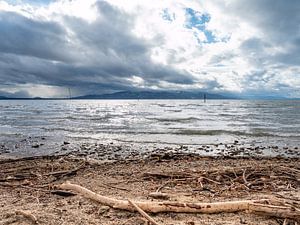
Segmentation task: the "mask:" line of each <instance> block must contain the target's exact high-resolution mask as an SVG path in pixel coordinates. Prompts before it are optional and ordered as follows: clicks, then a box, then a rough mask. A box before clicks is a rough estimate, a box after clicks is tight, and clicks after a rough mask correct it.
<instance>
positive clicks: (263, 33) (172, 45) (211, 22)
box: [0, 0, 300, 98]
mask: <svg viewBox="0 0 300 225" xmlns="http://www.w3.org/2000/svg"><path fill="white" fill-rule="evenodd" d="M299 12H300V1H299V0H251V1H249V0H151V1H148V0H130V1H124V0H56V1H50V0H38V1H30V0H26V1H21V0H7V1H3V0H0V96H8V97H67V96H68V95H69V93H68V90H69V88H70V90H71V92H72V95H73V96H79V95H87V94H101V93H112V92H117V91H123V90H184V91H205V92H211V93H220V94H233V95H236V96H241V97H250V98H251V97H264V96H271V97H287V98H299V97H300V13H299Z"/></svg>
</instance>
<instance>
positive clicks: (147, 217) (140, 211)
mask: <svg viewBox="0 0 300 225" xmlns="http://www.w3.org/2000/svg"><path fill="white" fill-rule="evenodd" d="M128 202H129V203H130V204H131V205H132V206H133V207H134V208H135V209H136V210H137V211H138V212H139V213H140V214H141V215H142V216H143V217H145V218H146V219H147V220H148V221H150V222H151V223H152V224H154V225H160V224H159V223H157V222H155V220H154V219H153V218H152V217H151V216H149V215H148V214H147V213H146V212H145V211H144V210H142V209H141V208H140V207H139V206H138V205H137V204H135V203H134V202H132V201H130V200H129V199H128Z"/></svg>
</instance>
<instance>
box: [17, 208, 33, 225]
mask: <svg viewBox="0 0 300 225" xmlns="http://www.w3.org/2000/svg"><path fill="white" fill-rule="evenodd" d="M16 214H19V215H22V216H24V217H26V218H27V219H29V220H30V221H31V222H32V223H33V224H38V220H37V218H36V217H35V216H34V215H32V214H31V213H30V212H28V211H24V210H17V211H16Z"/></svg>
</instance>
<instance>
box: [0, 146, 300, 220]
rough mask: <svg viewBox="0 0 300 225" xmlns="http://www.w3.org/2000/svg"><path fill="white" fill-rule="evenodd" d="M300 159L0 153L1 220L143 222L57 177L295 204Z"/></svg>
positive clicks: (220, 216)
mask: <svg viewBox="0 0 300 225" xmlns="http://www.w3.org/2000/svg"><path fill="white" fill-rule="evenodd" d="M119 147H120V146H117V147H116V148H119ZM102 148H106V147H102ZM111 148H112V147H110V149H107V151H110V150H111ZM102 151H103V149H102ZM299 161H300V160H299V158H282V157H276V158H274V157H273V158H268V157H265V158H263V157H234V156H219V157H203V156H201V155H199V154H194V153H186V152H184V151H183V152H181V151H180V149H177V150H174V149H173V150H165V149H164V150H162V149H156V151H153V152H148V153H147V154H144V155H142V156H141V155H139V156H137V155H133V156H132V157H127V158H126V159H115V158H113V157H111V158H103V159H95V158H93V157H89V156H88V155H85V156H83V155H80V154H76V153H74V152H73V153H67V154H61V155H52V156H33V157H25V158H19V159H16V158H15V159H11V158H10V159H9V158H5V159H4V158H2V159H1V163H0V170H1V177H0V189H1V192H0V193H1V194H0V200H1V201H0V202H1V207H0V208H1V209H0V221H1V222H0V224H32V223H33V221H32V219H30V218H29V219H26V217H25V216H24V215H22V214H21V215H20V213H19V211H20V210H21V211H22V212H24V211H25V212H29V213H30V214H31V215H33V216H34V218H35V219H36V220H37V221H36V222H37V223H38V224H120V225H121V224H148V223H147V221H146V220H145V218H144V217H143V216H141V215H140V214H139V213H138V212H128V211H126V210H120V209H113V208H110V207H108V206H105V205H103V204H99V203H97V202H95V201H91V200H90V199H87V198H85V197H84V196H82V195H81V194H80V193H76V192H74V191H68V190H61V189H60V188H59V185H61V184H63V183H66V182H71V183H72V184H77V185H80V186H82V187H85V188H87V189H89V190H91V191H93V192H95V193H98V194H102V195H104V196H106V197H111V198H116V199H120V200H128V199H130V200H132V201H149V202H155V201H171V202H173V203H174V202H175V203H182V202H185V203H197V202H202V203H203V202H208V203H211V202H224V201H234V200H260V199H273V200H274V199H277V201H278V202H285V203H286V202H288V203H289V204H291V205H286V206H289V207H296V208H297V207H298V208H299V200H300V183H299V179H300V177H299V176H300V167H299V165H300V164H299ZM153 193H154V194H153ZM155 193H156V194H155ZM157 193H159V194H157ZM150 215H151V217H152V218H153V219H154V220H155V221H156V222H157V223H159V224H274V225H275V224H283V223H284V218H276V217H270V216H265V215H262V216H260V215H256V214H251V213H247V212H246V211H241V212H234V213H217V214H203V213H175V212H166V213H155V214H153V213H150ZM289 221H290V223H288V224H296V223H294V222H292V220H286V222H289Z"/></svg>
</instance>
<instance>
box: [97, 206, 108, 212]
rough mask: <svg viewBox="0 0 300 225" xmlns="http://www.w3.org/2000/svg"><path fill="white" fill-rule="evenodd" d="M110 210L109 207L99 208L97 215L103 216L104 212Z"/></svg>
mask: <svg viewBox="0 0 300 225" xmlns="http://www.w3.org/2000/svg"><path fill="white" fill-rule="evenodd" d="M109 209H110V207H109V206H105V205H104V206H101V207H100V208H99V210H98V213H99V214H103V213H105V212H107V211H108V210H109Z"/></svg>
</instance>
